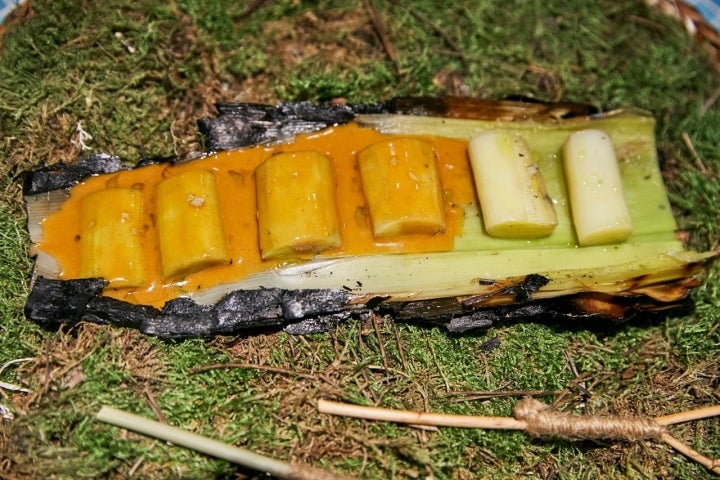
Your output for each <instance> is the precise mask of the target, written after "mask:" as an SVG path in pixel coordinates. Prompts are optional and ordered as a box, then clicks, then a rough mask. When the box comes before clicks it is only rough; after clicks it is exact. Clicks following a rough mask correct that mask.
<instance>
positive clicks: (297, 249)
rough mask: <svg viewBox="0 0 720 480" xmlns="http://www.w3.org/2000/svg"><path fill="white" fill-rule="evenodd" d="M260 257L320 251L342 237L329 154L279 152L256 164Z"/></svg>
mask: <svg viewBox="0 0 720 480" xmlns="http://www.w3.org/2000/svg"><path fill="white" fill-rule="evenodd" d="M255 183H256V188H257V207H258V227H259V236H260V251H261V255H262V258H263V259H265V260H267V259H272V258H278V257H284V256H290V255H295V254H297V253H304V252H312V253H318V252H322V251H324V250H327V249H330V248H336V247H339V246H340V245H341V243H342V240H341V237H340V228H339V223H338V214H337V208H336V205H335V182H334V179H333V176H332V170H331V166H330V159H329V158H328V157H326V156H325V155H322V154H320V153H317V152H313V151H303V152H289V153H280V154H277V155H275V156H273V157H271V158H269V159H267V160H266V161H265V162H263V163H262V164H260V165H259V166H258V167H257V169H256V170H255Z"/></svg>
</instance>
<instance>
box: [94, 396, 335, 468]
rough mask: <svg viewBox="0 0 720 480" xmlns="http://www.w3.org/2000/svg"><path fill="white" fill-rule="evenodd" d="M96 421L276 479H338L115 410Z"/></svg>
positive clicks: (105, 410) (104, 412)
mask: <svg viewBox="0 0 720 480" xmlns="http://www.w3.org/2000/svg"><path fill="white" fill-rule="evenodd" d="M95 418H96V419H97V420H99V421H101V422H105V423H109V424H111V425H115V426H118V427H122V428H126V429H128V430H133V431H135V432H138V433H141V434H143V435H147V436H150V437H155V438H159V439H161V440H165V441H168V442H171V443H174V444H175V445H180V446H182V447H186V448H190V449H192V450H196V451H198V452H201V453H204V454H206V455H210V456H213V457H217V458H221V459H223V460H227V461H229V462H233V463H237V464H240V465H244V466H246V467H249V468H252V469H254V470H257V471H259V472H267V473H269V474H270V475H273V476H275V477H278V478H283V479H295V480H303V479H322V480H331V479H337V477H335V476H334V475H332V474H330V473H328V472H325V471H322V470H317V469H315V468H313V467H310V466H308V465H301V464H290V463H287V462H283V461H281V460H276V459H274V458H270V457H266V456H264V455H260V454H257V453H255V452H251V451H249V450H245V449H244V448H239V447H235V446H232V445H228V444H227V443H223V442H219V441H217V440H213V439H211V438H207V437H204V436H202V435H198V434H196V433H192V432H188V431H187V430H183V429H180V428H177V427H172V426H170V425H166V424H164V423H160V422H156V421H155V420H150V419H148V418H144V417H141V416H139V415H135V414H132V413H129V412H125V411H122V410H118V409H116V408H112V407H108V406H103V407H102V408H101V409H100V411H99V412H98V413H97V415H96V416H95Z"/></svg>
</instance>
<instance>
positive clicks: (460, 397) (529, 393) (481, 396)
mask: <svg viewBox="0 0 720 480" xmlns="http://www.w3.org/2000/svg"><path fill="white" fill-rule="evenodd" d="M562 392H563V391H562V390H469V391H466V392H456V393H453V394H450V395H447V396H448V397H450V398H452V399H453V400H452V401H453V402H467V401H473V400H488V399H491V398H503V397H557V396H558V395H560V394H561V393H562Z"/></svg>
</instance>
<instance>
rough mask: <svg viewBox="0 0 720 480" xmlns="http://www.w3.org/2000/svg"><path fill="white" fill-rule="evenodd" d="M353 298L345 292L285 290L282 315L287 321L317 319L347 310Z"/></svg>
mask: <svg viewBox="0 0 720 480" xmlns="http://www.w3.org/2000/svg"><path fill="white" fill-rule="evenodd" d="M351 298H352V296H351V294H350V293H349V292H346V291H345V290H332V289H318V290H285V292H284V294H283V297H282V313H283V316H284V317H285V319H287V320H296V319H300V318H308V317H315V316H318V315H323V314H326V313H332V312H337V311H341V310H344V309H346V308H347V307H348V305H349V302H350V299H351Z"/></svg>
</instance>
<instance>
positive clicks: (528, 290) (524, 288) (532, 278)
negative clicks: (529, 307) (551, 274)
mask: <svg viewBox="0 0 720 480" xmlns="http://www.w3.org/2000/svg"><path fill="white" fill-rule="evenodd" d="M549 281H550V279H549V278H547V277H543V276H542V275H538V274H536V273H531V274H530V275H527V276H526V277H525V278H524V279H523V280H522V281H521V282H519V283H517V284H515V285H511V286H509V287H507V289H505V292H506V293H511V294H513V295H514V296H515V301H516V302H518V303H526V302H529V301H530V299H531V298H532V294H533V293H535V292H536V291H537V290H538V289H540V288H542V287H544V286H545V285H547V284H548V282H549Z"/></svg>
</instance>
